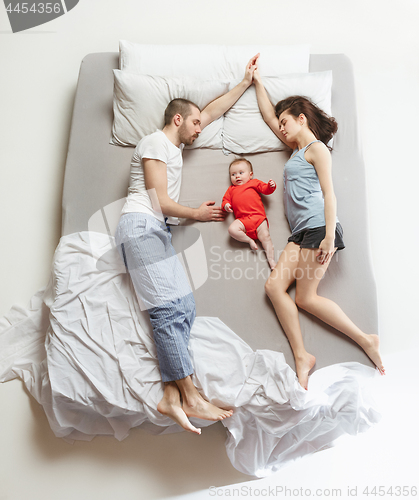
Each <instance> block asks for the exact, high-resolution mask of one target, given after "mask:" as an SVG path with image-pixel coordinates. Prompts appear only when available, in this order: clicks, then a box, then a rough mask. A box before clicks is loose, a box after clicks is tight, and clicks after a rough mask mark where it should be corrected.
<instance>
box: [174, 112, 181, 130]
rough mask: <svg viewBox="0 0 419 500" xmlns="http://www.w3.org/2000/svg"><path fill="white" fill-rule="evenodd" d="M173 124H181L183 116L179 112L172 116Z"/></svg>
mask: <svg viewBox="0 0 419 500" xmlns="http://www.w3.org/2000/svg"><path fill="white" fill-rule="evenodd" d="M173 121H174V124H175V125H176V126H177V127H179V126H180V125H182V122H183V116H182V115H181V114H179V113H176V114H175V116H174V117H173Z"/></svg>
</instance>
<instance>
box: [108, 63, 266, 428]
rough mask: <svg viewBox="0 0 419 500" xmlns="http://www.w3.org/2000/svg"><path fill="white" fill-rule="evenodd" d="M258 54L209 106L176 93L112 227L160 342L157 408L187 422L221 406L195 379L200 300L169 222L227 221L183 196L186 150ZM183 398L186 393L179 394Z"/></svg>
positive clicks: (136, 161) (142, 152) (226, 413)
mask: <svg viewBox="0 0 419 500" xmlns="http://www.w3.org/2000/svg"><path fill="white" fill-rule="evenodd" d="M258 56H259V54H258V55H257V56H255V57H253V58H252V59H251V60H250V61H249V63H248V64H247V66H246V70H245V76H244V78H243V80H242V81H241V82H240V83H239V84H238V85H237V86H236V87H234V88H233V89H232V90H231V91H230V92H228V93H227V94H224V95H223V96H221V97H219V98H218V99H216V100H214V101H212V102H211V103H210V104H208V105H207V106H206V107H205V109H204V110H202V111H200V110H199V108H198V107H197V106H196V105H195V104H194V103H192V102H190V101H187V100H184V99H174V100H173V101H171V102H170V103H169V105H168V106H167V108H166V111H165V125H164V128H163V130H159V131H157V132H155V133H154V134H151V135H149V136H147V137H145V138H143V139H142V140H141V141H140V142H139V144H138V146H137V147H136V149H135V153H134V156H133V159H132V162H131V177H130V187H129V190H128V197H127V200H126V203H125V205H124V208H123V209H122V215H121V219H120V221H119V224H118V228H117V231H116V234H115V239H116V243H117V245H118V249H119V251H120V254H121V257H122V258H123V259H124V262H125V265H126V266H127V269H128V271H129V273H130V276H131V279H132V281H133V284H134V288H135V291H136V293H137V297H138V299H139V302H140V305H141V306H142V308H143V309H144V308H146V309H147V310H148V313H149V316H150V322H151V325H152V328H153V336H154V342H155V344H156V347H157V357H158V360H159V366H160V371H161V374H162V380H163V382H164V383H165V388H164V394H163V398H162V400H161V401H160V402H159V404H158V406H157V409H158V411H159V412H160V413H162V414H163V415H167V416H168V417H170V418H171V419H172V420H174V421H175V422H176V423H178V424H179V425H181V426H182V427H183V428H184V429H186V430H188V431H190V432H194V433H197V434H200V433H201V429H199V428H196V427H195V426H193V425H192V424H191V422H190V421H189V417H195V418H201V419H205V420H223V419H224V418H227V417H230V416H231V415H232V414H233V412H232V410H223V409H221V408H218V407H217V406H214V405H212V404H211V403H209V402H208V401H206V400H204V399H203V398H202V397H201V395H200V394H199V392H198V391H197V389H196V387H195V386H194V385H193V383H192V379H191V375H192V373H193V369H192V364H191V361H190V359H189V354H188V351H187V346H188V341H189V333H190V329H191V327H192V324H193V321H194V319H195V302H194V298H193V294H192V290H191V289H190V287H189V283H188V280H187V277H186V275H185V273H184V270H183V268H182V265H181V263H180V262H179V260H178V258H177V256H176V252H175V251H174V249H173V246H172V244H171V233H170V229H169V228H168V227H167V226H166V220H168V222H169V223H173V222H176V218H178V217H182V218H187V219H194V220H199V221H203V222H206V221H222V220H223V219H224V214H223V211H222V209H221V207H218V206H215V202H214V201H206V202H204V203H202V204H201V205H200V206H199V207H198V208H190V207H186V206H183V205H180V204H179V203H178V199H179V192H180V182H181V171H182V164H183V163H182V151H183V147H184V145H185V144H186V145H190V144H192V143H193V142H194V141H195V139H196V138H197V137H198V136H199V134H200V132H201V130H202V129H203V128H205V127H206V126H207V125H208V124H210V123H211V122H212V121H214V120H216V119H217V118H219V117H220V116H221V115H223V114H224V113H225V112H226V111H227V110H228V109H229V108H230V107H231V106H232V105H233V104H234V103H235V102H236V101H237V100H238V99H239V97H240V96H241V95H242V94H243V93H244V91H245V90H246V89H247V88H248V87H249V86H250V85H251V84H252V80H253V72H254V70H255V68H256V61H257V58H258ZM181 398H182V400H181Z"/></svg>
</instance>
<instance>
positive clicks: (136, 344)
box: [0, 231, 380, 477]
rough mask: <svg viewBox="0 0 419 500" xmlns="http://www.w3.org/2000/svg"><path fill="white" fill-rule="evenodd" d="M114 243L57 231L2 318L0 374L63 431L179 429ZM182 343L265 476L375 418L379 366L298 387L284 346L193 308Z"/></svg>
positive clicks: (122, 433)
mask: <svg viewBox="0 0 419 500" xmlns="http://www.w3.org/2000/svg"><path fill="white" fill-rule="evenodd" d="M114 245H115V243H114V240H113V239H112V238H111V239H110V238H109V237H108V236H106V235H104V234H101V233H94V232H87V231H84V232H80V233H73V234H70V235H67V236H64V237H62V238H61V240H60V243H59V245H58V247H57V249H56V251H55V254H54V259H53V263H52V268H51V271H52V272H51V278H50V281H49V283H48V285H47V286H46V287H44V288H42V289H40V290H39V291H38V292H37V293H36V294H35V295H34V296H33V297H32V299H31V301H30V305H29V307H28V308H26V309H24V308H21V307H17V306H14V307H13V308H12V309H11V310H10V312H9V313H8V314H7V315H6V316H5V317H3V318H2V319H1V320H0V381H1V382H5V381H7V380H11V379H13V378H16V377H19V378H21V379H22V380H23V381H24V383H25V385H26V386H27V388H28V390H29V391H30V392H31V394H32V395H33V396H34V397H35V399H36V400H37V401H38V402H39V403H40V404H41V405H42V406H43V408H44V410H45V413H46V415H47V417H48V420H49V423H50V425H51V428H52V430H53V432H54V433H55V435H56V436H58V437H61V438H64V439H66V440H68V441H70V442H72V441H73V440H80V439H83V440H90V439H92V438H93V437H94V436H96V435H103V434H108V435H113V436H115V437H116V438H117V439H119V440H122V439H124V438H125V437H127V435H128V433H129V430H130V429H131V428H132V427H136V426H140V425H141V426H142V427H143V428H145V429H147V430H149V431H150V432H152V433H162V432H177V431H180V430H182V429H181V428H180V427H179V426H178V425H176V424H175V423H174V422H173V421H172V420H170V419H169V418H167V417H164V416H163V415H161V414H160V413H159V412H158V411H157V403H158V402H159V401H160V399H161V397H162V394H163V387H162V383H161V380H160V373H159V369H158V363H157V359H156V350H155V346H154V343H153V340H152V332H151V328H150V324H149V322H148V317H147V314H146V313H144V312H141V311H140V308H139V306H138V303H137V300H136V298H135V293H134V292H133V288H132V285H131V282H130V279H129V276H128V275H127V274H126V273H125V268H124V265H123V263H122V262H121V260H120V258H119V256H118V254H117V251H116V249H115V248H114ZM239 333H240V332H239ZM260 334H261V335H263V327H261V332H260ZM189 351H190V354H191V358H192V362H193V365H194V368H195V373H194V376H193V380H194V383H195V385H196V386H197V387H198V389H199V390H202V391H203V394H205V395H206V397H207V398H208V399H209V400H210V401H211V402H213V403H215V404H218V405H221V406H229V407H234V409H235V411H234V415H233V416H232V417H230V418H228V419H226V420H224V421H223V422H222V423H223V425H224V426H225V427H226V428H227V430H228V438H227V441H226V448H227V453H228V456H229V458H230V460H231V462H232V464H233V465H234V467H236V468H237V469H238V470H240V471H242V472H244V473H246V474H250V475H255V476H258V477H262V476H266V475H268V474H270V473H272V472H275V471H276V470H278V469H279V468H280V467H282V466H283V465H285V464H287V463H289V462H290V461H292V460H295V459H297V458H299V457H302V456H304V455H307V454H310V453H313V452H315V451H318V450H320V449H324V448H327V447H329V446H331V445H332V444H333V441H334V440H335V439H336V438H337V437H338V436H340V435H342V434H344V433H349V434H356V433H358V432H362V431H365V430H366V429H368V428H369V427H370V426H371V425H373V424H374V423H376V422H378V421H379V419H380V415H379V413H378V412H377V410H376V409H375V405H374V402H373V399H372V397H371V394H370V388H369V385H370V383H371V381H372V379H373V378H374V376H375V375H376V371H375V370H374V369H372V368H370V367H367V366H364V365H361V364H359V363H342V364H337V365H333V366H329V367H327V368H322V369H320V370H317V371H316V372H315V373H314V374H313V375H312V376H311V377H310V381H309V391H305V390H303V389H302V388H301V386H300V385H299V384H298V382H297V379H296V376H295V372H294V371H293V370H292V369H291V368H290V367H289V366H288V365H287V364H286V362H285V359H284V356H283V355H282V354H281V353H279V352H274V351H268V350H259V351H256V352H254V351H253V350H252V349H251V348H250V347H249V346H248V345H247V344H246V343H245V342H244V341H243V340H241V338H240V337H239V336H238V335H236V334H235V333H234V332H233V331H232V330H231V329H229V328H228V327H227V325H225V324H224V323H223V322H222V321H221V320H219V319H218V318H213V317H197V318H196V320H195V323H194V325H193V328H192V331H191V339H190V345H189ZM191 420H192V421H193V422H194V423H195V425H199V426H201V427H204V426H208V425H211V424H212V423H213V422H208V421H202V420H199V421H198V420H196V419H195V420H194V419H191ZM204 432H205V431H204Z"/></svg>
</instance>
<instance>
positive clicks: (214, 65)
mask: <svg viewBox="0 0 419 500" xmlns="http://www.w3.org/2000/svg"><path fill="white" fill-rule="evenodd" d="M119 50H120V54H119V67H120V69H121V70H122V71H130V72H133V73H142V74H145V75H157V76H176V77H179V76H191V77H195V78H200V79H203V80H232V79H237V78H242V77H243V76H244V71H245V67H246V64H247V62H248V61H249V60H250V58H251V57H252V56H254V55H256V54H257V53H258V52H260V57H259V71H260V74H261V75H262V76H279V75H283V74H290V73H306V72H308V70H309V61H310V45H285V46H275V45H238V46H226V45H144V44H137V43H132V42H128V41H126V40H120V42H119Z"/></svg>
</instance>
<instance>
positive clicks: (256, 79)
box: [253, 66, 262, 83]
mask: <svg viewBox="0 0 419 500" xmlns="http://www.w3.org/2000/svg"><path fill="white" fill-rule="evenodd" d="M253 81H254V82H257V83H262V77H261V76H260V73H259V68H258V67H257V66H256V68H255V69H254V71H253Z"/></svg>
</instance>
